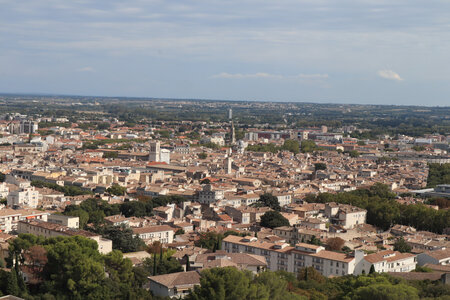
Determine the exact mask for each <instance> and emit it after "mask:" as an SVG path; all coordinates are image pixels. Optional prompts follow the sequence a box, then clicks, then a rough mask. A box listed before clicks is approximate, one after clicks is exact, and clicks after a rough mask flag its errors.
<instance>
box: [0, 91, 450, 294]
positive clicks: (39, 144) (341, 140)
mask: <svg viewBox="0 0 450 300" xmlns="http://www.w3.org/2000/svg"><path fill="white" fill-rule="evenodd" d="M1 101H2V102H3V106H2V112H1V114H0V118H1V120H0V134H1V138H0V153H1V159H2V165H1V169H0V172H1V176H0V180H1V183H0V192H1V197H2V199H3V200H2V208H1V209H0V229H1V234H0V236H1V245H2V249H3V250H2V251H3V252H2V264H3V266H4V267H5V268H7V269H4V270H9V271H2V272H3V273H2V276H4V278H5V280H4V290H2V291H4V292H5V293H10V294H11V293H13V292H14V293H16V295H24V293H26V294H27V295H35V296H36V295H40V294H41V293H44V292H45V293H44V295H48V294H51V295H55V297H56V298H58V299H59V298H64V297H67V298H68V299H72V298H76V297H78V296H77V295H78V293H80V294H79V295H81V294H83V293H84V294H83V295H84V296H83V297H88V298H90V297H93V298H95V297H100V296H93V295H94V294H93V293H97V292H99V291H101V293H109V296H104V297H108V298H109V297H111V298H115V299H117V298H126V297H128V296H125V295H130V296H129V297H131V298H132V299H134V298H136V299H138V298H142V299H150V297H153V298H155V299H163V298H164V297H169V298H173V297H182V298H183V297H187V298H188V299H191V298H192V299H203V298H202V297H207V296H205V294H202V293H205V291H204V290H203V288H206V287H204V285H206V286H207V285H208V284H212V283H208V282H204V281H202V278H203V276H213V277H214V276H216V277H218V276H231V277H232V278H235V279H233V280H238V279H239V278H240V279H239V280H244V279H243V278H246V280H247V281H249V282H248V285H249V286H250V287H251V286H252V285H256V284H258V282H259V280H263V281H262V282H266V281H280V282H279V284H281V285H289V286H290V285H294V284H295V285H298V286H299V287H295V288H294V287H292V288H291V289H290V290H283V291H279V292H277V293H280V295H279V296H278V297H280V298H279V299H287V298H289V297H293V299H297V298H298V299H303V298H305V297H306V298H313V299H315V298H314V297H316V296H314V295H316V294H320V295H322V297H329V298H331V299H334V298H333V297H338V298H339V297H342V296H344V295H345V294H346V293H347V296H350V297H356V294H352V293H357V291H358V288H355V291H353V290H352V291H351V292H346V291H345V290H343V289H342V290H340V291H338V292H336V293H338V294H339V296H337V295H331V294H329V292H327V291H324V290H322V289H321V288H320V287H318V286H316V285H317V284H328V285H336V284H341V283H342V282H343V281H342V280H344V282H346V283H345V284H351V283H349V282H347V281H348V280H353V279H348V278H355V277H354V276H357V277H356V278H360V277H361V278H362V277H364V276H369V277H368V278H369V279H367V280H372V279H374V280H381V279H380V278H382V280H385V281H386V283H385V284H386V285H390V286H391V288H392V289H393V293H396V292H395V290H396V289H397V288H399V287H398V285H402V288H404V289H406V290H409V292H407V293H413V295H414V293H417V290H418V289H417V287H415V286H416V283H414V282H416V281H420V282H424V280H426V282H427V288H429V289H432V290H433V291H434V290H436V291H435V292H436V293H441V295H443V296H444V295H445V294H446V293H447V291H448V278H449V277H448V276H449V269H448V266H449V263H450V252H449V251H450V249H449V244H450V241H449V239H448V238H449V234H450V231H449V230H450V211H449V210H448V207H449V202H450V199H449V198H450V185H449V184H450V182H449V178H450V156H449V155H448V151H449V135H448V128H449V127H450V114H449V113H448V112H449V109H448V108H445V107H443V108H433V109H423V108H420V107H397V106H370V105H365V106H361V105H331V104H330V105H316V104H307V103H306V104H296V103H277V104H276V105H274V104H272V103H265V102H242V103H241V102H229V101H200V100H176V99H174V100H171V99H110V98H102V97H92V98H90V97H70V96H31V95H28V96H24V95H3V96H2V97H1ZM42 103H46V105H41V104H42ZM124 103H126V105H124ZM155 111H159V113H157V114H154V112H155ZM267 111H272V113H273V112H276V116H273V117H272V118H270V116H269V115H265V113H266V112H267ZM288 111H289V112H288ZM335 111H341V114H345V113H343V112H342V111H346V112H347V114H348V115H345V116H344V117H342V118H339V117H334V118H333V119H331V120H330V119H329V118H328V116H330V115H333V114H335ZM352 111H359V112H358V113H356V114H352ZM283 112H284V113H283ZM363 113H366V114H368V115H372V116H377V117H374V118H373V119H365V120H363V119H362V118H361V115H362V114H363ZM182 114H183V115H184V116H183V117H177V116H180V115H182ZM146 115H148V116H146ZM394 115H395V116H396V119H397V120H399V121H400V122H403V124H402V125H399V126H392V122H393V121H392V119H393V116H394ZM402 115H405V116H406V115H408V116H409V119H413V118H415V119H424V120H425V119H429V120H428V121H427V122H432V124H431V123H430V124H429V126H425V127H418V126H409V125H407V124H408V123H407V121H402V120H401V118H402ZM411 116H414V117H411ZM309 119H311V120H312V119H315V120H316V121H315V122H316V123H313V122H311V126H306V125H307V124H304V122H305V121H307V120H309ZM321 120H322V121H321ZM413 120H414V119H413ZM413 122H414V121H413ZM424 122H425V121H424ZM320 124H322V125H320ZM383 124H384V125H383ZM66 247H67V248H66ZM88 249H90V250H88ZM92 251H94V252H95V253H92ZM73 264H75V265H73ZM79 264H81V265H87V266H89V267H88V268H87V269H85V268H80V266H79ZM8 268H9V269H8ZM230 268H231V269H233V270H231V269H230ZM219 269H223V270H219ZM94 270H97V271H96V272H97V273H96V275H95V276H93V275H88V274H90V273H91V272H94ZM103 270H104V271H103ZM208 272H209V273H208ZM223 272H226V273H223ZM14 273H16V274H15V275H14V278H15V279H14V278H13V279H11V276H12V275H10V274H14ZM70 274H72V275H70ZM205 274H207V275H205ZM226 274H228V275H226ZM374 274H380V275H379V276H381V277H373V276H374ZM55 276H57V277H55ZM67 276H74V279H72V278H70V279H69V280H72V281H74V282H73V284H75V285H76V286H77V289H76V290H74V289H73V288H71V286H70V285H68V283H69V282H68V281H66V280H68V279H66V278H67ZM79 276H82V277H79ZM83 276H90V277H89V279H88V280H89V282H85V281H81V280H85V279H82V278H84V277H83ZM280 276H281V277H280ZM292 276H293V277H292ZM308 276H310V277H311V278H314V279H308ZM349 276H350V277H349ZM241 277H242V278H241ZM77 278H79V279H78V280H80V281H78V282H77V281H75V280H77ZM292 278H294V279H292ZM342 278H347V279H342ZM370 278H372V279H370ZM12 280H15V284H16V286H17V290H16V291H14V289H12V287H13V285H14V284H13V283H11V282H12ZM105 280H106V282H109V283H108V284H109V285H114V284H119V285H120V286H122V285H126V287H121V289H122V288H123V289H124V290H117V291H116V290H114V289H113V290H111V289H110V288H109V286H108V287H107V289H108V290H107V291H104V290H103V289H102V288H101V287H100V286H97V287H96V286H91V285H92V284H95V283H96V282H97V284H98V283H99V282H103V281H105ZM210 280H213V279H210ZM292 280H294V281H292ZM310 280H314V282H316V284H315V285H312V286H309V284H308V282H309V281H310ZM46 281H49V282H52V285H51V286H46V285H45V284H44V283H45V282H46ZM340 282H341V283H340ZM389 282H390V283H389ZM398 282H400V283H398ZM260 284H261V283H260ZM265 284H268V283H265ZM20 285H22V286H23V287H20ZM369 286H370V284H369ZM250 287H247V288H244V287H242V290H241V289H240V290H237V291H233V290H232V289H233V286H229V287H225V288H226V293H227V294H229V293H231V294H232V293H250V291H246V290H245V289H250ZM267 288H269V289H272V288H275V287H271V288H270V287H267ZM228 289H231V290H228ZM24 290H25V291H26V292H24ZM397 292H398V291H397ZM123 293H126V294H123ZM206 293H210V292H206ZM262 293H264V291H263V292H262ZM421 293H424V292H423V291H422V292H421ZM106 295H108V294H106ZM202 295H203V296H202ZM242 295H244V296H242ZM242 295H241V296H233V297H237V298H241V297H243V298H245V299H247V298H249V297H250V296H248V295H247V296H245V294H242ZM408 295H409V294H408ZM195 297H199V298H195ZM208 297H213V298H211V299H216V298H214V297H215V296H208ZM217 297H219V296H217ZM261 297H262V298H264V296H261ZM261 297H259V296H258V297H257V298H261ZM205 299H206V298H205ZM218 299H219V298H218ZM249 299H250V298H249ZM252 299H253V298H252Z"/></svg>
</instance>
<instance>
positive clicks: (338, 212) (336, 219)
mask: <svg viewBox="0 0 450 300" xmlns="http://www.w3.org/2000/svg"><path fill="white" fill-rule="evenodd" d="M325 215H326V216H327V217H328V218H329V219H330V221H331V223H333V224H336V225H340V226H342V227H343V228H345V229H351V228H354V227H355V226H357V225H360V224H365V223H366V215H367V211H366V210H365V209H361V208H359V207H356V206H351V205H345V204H336V203H334V202H331V203H327V204H326V205H325Z"/></svg>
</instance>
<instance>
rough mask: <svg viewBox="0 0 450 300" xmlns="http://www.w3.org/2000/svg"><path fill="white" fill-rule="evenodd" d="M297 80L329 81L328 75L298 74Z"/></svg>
mask: <svg viewBox="0 0 450 300" xmlns="http://www.w3.org/2000/svg"><path fill="white" fill-rule="evenodd" d="M297 78H300V79H327V78H328V74H298V75H297Z"/></svg>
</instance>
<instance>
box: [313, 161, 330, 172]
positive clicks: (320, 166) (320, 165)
mask: <svg viewBox="0 0 450 300" xmlns="http://www.w3.org/2000/svg"><path fill="white" fill-rule="evenodd" d="M326 169H327V165H326V164H325V163H315V164H314V170H316V171H318V170H326Z"/></svg>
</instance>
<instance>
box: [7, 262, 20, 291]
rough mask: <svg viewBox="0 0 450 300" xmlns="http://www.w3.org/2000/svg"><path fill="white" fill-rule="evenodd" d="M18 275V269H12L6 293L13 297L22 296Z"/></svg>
mask: <svg viewBox="0 0 450 300" xmlns="http://www.w3.org/2000/svg"><path fill="white" fill-rule="evenodd" d="M17 277H18V274H17V271H16V269H15V268H14V269H11V272H10V273H9V276H8V282H7V285H6V293H8V294H9V295H13V296H20V288H19V282H18V280H17Z"/></svg>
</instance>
